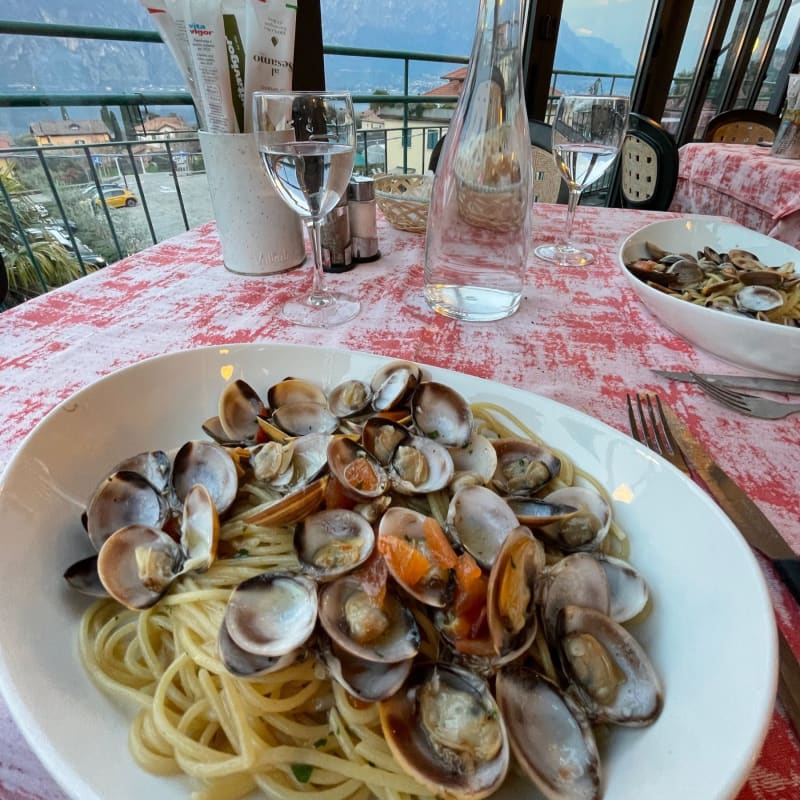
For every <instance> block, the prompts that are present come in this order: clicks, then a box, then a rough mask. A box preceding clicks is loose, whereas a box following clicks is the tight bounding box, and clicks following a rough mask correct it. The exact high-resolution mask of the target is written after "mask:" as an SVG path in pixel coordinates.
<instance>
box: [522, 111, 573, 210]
mask: <svg viewBox="0 0 800 800" xmlns="http://www.w3.org/2000/svg"><path fill="white" fill-rule="evenodd" d="M528 127H529V129H530V134H531V159H532V162H533V201H534V202H535V203H566V202H567V200H568V198H569V190H568V189H567V184H566V182H565V181H564V180H563V178H562V177H561V170H559V168H558V166H557V165H556V162H555V159H554V158H553V150H552V148H553V128H552V126H551V125H548V124H547V123H545V122H540V121H539V120H538V119H530V120H528Z"/></svg>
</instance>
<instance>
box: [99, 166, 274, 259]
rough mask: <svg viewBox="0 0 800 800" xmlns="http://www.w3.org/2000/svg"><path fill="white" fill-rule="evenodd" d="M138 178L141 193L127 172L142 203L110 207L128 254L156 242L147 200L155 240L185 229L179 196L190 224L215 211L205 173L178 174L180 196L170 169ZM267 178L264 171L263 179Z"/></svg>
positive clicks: (118, 234) (167, 237) (198, 221)
mask: <svg viewBox="0 0 800 800" xmlns="http://www.w3.org/2000/svg"><path fill="white" fill-rule="evenodd" d="M139 178H140V180H141V183H142V189H143V192H141V193H140V191H139V188H138V186H137V185H136V179H135V178H133V177H132V176H127V183H128V188H129V189H130V190H131V191H132V192H133V193H134V194H135V195H136V196H137V197H139V200H140V202H139V204H138V205H137V206H134V207H132V208H112V209H109V211H110V216H111V220H112V222H113V224H114V227H115V229H116V231H117V236H118V238H119V239H120V244H121V246H122V249H123V251H124V253H125V255H128V254H130V253H133V252H136V251H137V250H141V249H143V248H144V247H148V246H149V245H151V244H153V236H152V234H151V232H150V228H149V226H148V224H147V216H146V214H145V202H146V205H147V210H148V211H149V214H150V221H151V223H152V226H153V231H154V232H155V238H156V241H159V242H161V241H163V240H164V239H169V238H170V237H172V236H175V235H176V234H178V233H181V232H183V231H185V230H186V222H184V219H183V215H182V213H181V208H180V200H179V197H180V198H182V200H183V205H184V210H185V213H186V220H187V221H188V226H189V227H190V228H194V227H195V226H197V225H200V224H201V223H203V222H207V221H208V220H210V219H213V217H214V213H213V211H212V209H211V198H210V197H209V194H208V184H207V182H206V175H205V173H198V174H194V175H184V176H179V177H178V184H179V187H180V196H179V194H178V190H177V188H176V186H175V181H174V180H173V177H172V175H171V174H170V173H164V172H160V173H145V174H144V175H140V176H139ZM266 179H267V178H266V175H265V176H264V180H266ZM141 194H143V195H144V200H145V202H141V201H142V197H141ZM96 218H97V220H98V221H99V222H104V221H105V219H104V215H103V214H102V213H100V214H97V215H96ZM106 233H107V230H106Z"/></svg>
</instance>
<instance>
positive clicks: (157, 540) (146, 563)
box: [97, 525, 183, 610]
mask: <svg viewBox="0 0 800 800" xmlns="http://www.w3.org/2000/svg"><path fill="white" fill-rule="evenodd" d="M182 564H183V552H182V551H181V548H180V546H179V545H178V544H177V543H176V542H175V541H174V539H172V538H171V537H170V536H168V535H167V534H166V533H164V532H163V531H161V530H158V529H157V528H153V527H150V526H147V525H128V526H127V527H125V528H120V529H119V530H118V531H116V532H115V533H113V534H112V535H111V536H109V537H108V539H106V541H105V543H104V544H103V546H102V547H101V548H100V552H99V553H98V555H97V574H98V575H99V576H100V580H101V581H102V582H103V586H105V588H106V591H107V592H108V593H109V594H110V595H111V596H112V597H113V598H114V599H115V600H116V601H117V602H118V603H121V604H122V605H123V606H125V607H126V608H132V609H137V610H138V609H143V608H150V607H151V606H153V605H155V604H156V603H157V602H158V601H159V599H160V598H161V596H162V595H163V594H164V592H165V591H166V590H167V589H168V588H169V585H170V583H172V581H173V580H174V578H175V576H176V575H177V574H178V573H179V572H180V569H181V566H182Z"/></svg>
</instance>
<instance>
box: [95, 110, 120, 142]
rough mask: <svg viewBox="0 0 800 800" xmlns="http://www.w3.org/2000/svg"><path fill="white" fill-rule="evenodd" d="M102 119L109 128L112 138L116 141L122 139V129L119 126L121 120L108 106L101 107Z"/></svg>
mask: <svg viewBox="0 0 800 800" xmlns="http://www.w3.org/2000/svg"><path fill="white" fill-rule="evenodd" d="M100 119H102V120H103V122H104V123H105V126H106V128H108V132H109V133H110V134H111V138H112V139H113V140H114V141H115V142H119V141H122V130H121V129H120V127H119V122H117V115H116V114H115V113H114V112H113V111H111V110H110V109H109V108H108V106H102V107H101V108H100Z"/></svg>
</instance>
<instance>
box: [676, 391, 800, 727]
mask: <svg viewBox="0 0 800 800" xmlns="http://www.w3.org/2000/svg"><path fill="white" fill-rule="evenodd" d="M661 407H662V411H663V413H664V417H665V419H666V422H667V424H668V425H669V430H670V432H671V433H672V436H673V438H674V439H675V441H676V443H677V445H678V446H679V447H680V449H681V452H683V454H684V456H685V458H686V460H687V461H688V462H689V463H690V464H691V466H692V468H693V469H690V470H687V472H688V474H689V476H690V477H691V478H692V479H693V480H694V481H695V483H697V484H698V485H699V486H701V487H702V488H703V489H705V491H706V492H708V493H709V494H710V495H711V496H712V497H713V498H714V500H716V501H717V504H718V505H719V506H720V508H721V509H722V510H723V511H725V512H726V513H727V514H728V516H729V517H730V518H731V520H732V521H733V522H734V524H735V525H736V526H737V527H738V528H739V531H740V533H741V534H742V536H743V537H744V538H745V540H746V541H747V543H748V544H749V545H750V546H751V547H753V548H755V549H756V550H758V551H759V552H760V553H762V554H763V555H765V556H766V557H767V558H769V559H771V561H772V563H773V564H774V566H775V569H776V571H777V572H778V574H779V575H780V576H781V578H782V580H783V582H784V584H785V585H786V586H787V587H788V588H789V590H790V591H791V592H792V594H793V595H794V597H795V599H797V600H799V601H800V559H798V558H797V557H796V556H795V554H794V551H793V550H792V548H791V547H789V545H788V544H787V543H786V541H785V540H784V538H783V537H782V536H781V535H780V533H779V532H778V531H777V529H776V528H775V527H774V526H773V525H772V523H771V522H770V521H769V520H768V519H767V518H766V517H765V516H764V514H763V513H762V512H761V510H760V509H759V508H758V506H757V505H756V504H755V503H754V502H753V501H752V500H751V499H750V498H749V497H748V496H747V495H746V494H745V493H744V491H743V490H742V489H741V487H740V486H739V485H738V484H737V483H736V482H735V481H734V480H733V478H731V477H730V476H729V475H728V474H727V473H726V472H725V470H723V469H722V467H720V466H719V464H717V463H716V461H714V459H713V458H712V457H711V455H710V454H709V453H708V451H707V450H706V449H705V448H704V447H703V445H702V444H701V443H700V441H699V440H698V439H696V438H695V436H694V434H693V433H692V432H691V431H690V430H689V428H688V427H687V426H686V425H684V423H683V422H682V421H681V420H680V419H679V418H678V417H677V416H676V415H675V412H674V411H673V410H672V409H671V408H670V407H669V406H668V405H667V404H666V403H664V402H663V401H662V402H661ZM776 629H777V632H778V696H779V697H780V699H781V701H782V703H783V707H784V710H785V711H786V715H787V716H788V717H789V721H790V722H791V724H792V726H793V727H794V731H795V733H796V734H797V735H798V736H800V663H798V660H797V657H796V656H795V654H794V652H793V651H792V648H791V647H790V645H789V643H788V642H787V641H786V637H785V636H784V635H783V631H781V629H780V626H778V625H777V624H776Z"/></svg>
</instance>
